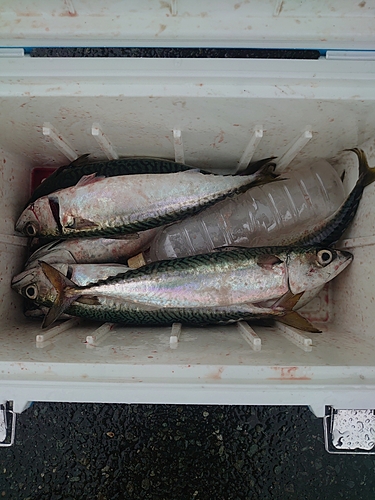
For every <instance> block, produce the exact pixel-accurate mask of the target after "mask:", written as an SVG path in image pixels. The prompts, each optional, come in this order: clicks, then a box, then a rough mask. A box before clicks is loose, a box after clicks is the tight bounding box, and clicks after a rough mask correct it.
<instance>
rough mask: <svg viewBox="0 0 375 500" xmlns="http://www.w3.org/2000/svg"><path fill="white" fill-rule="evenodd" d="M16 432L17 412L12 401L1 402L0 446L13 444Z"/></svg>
mask: <svg viewBox="0 0 375 500" xmlns="http://www.w3.org/2000/svg"><path fill="white" fill-rule="evenodd" d="M15 433H16V414H15V412H14V411H13V403H12V401H7V402H6V403H4V404H0V447H7V446H12V445H13V443H14V437H15Z"/></svg>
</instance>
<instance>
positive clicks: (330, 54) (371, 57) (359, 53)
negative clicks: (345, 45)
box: [326, 50, 375, 61]
mask: <svg viewBox="0 0 375 500" xmlns="http://www.w3.org/2000/svg"><path fill="white" fill-rule="evenodd" d="M326 59H333V60H346V61H375V51H374V50H327V51H326Z"/></svg>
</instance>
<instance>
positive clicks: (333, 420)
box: [324, 406, 375, 455]
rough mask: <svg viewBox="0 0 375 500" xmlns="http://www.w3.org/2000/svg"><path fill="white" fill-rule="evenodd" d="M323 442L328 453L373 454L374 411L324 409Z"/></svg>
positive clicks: (374, 437)
mask: <svg viewBox="0 0 375 500" xmlns="http://www.w3.org/2000/svg"><path fill="white" fill-rule="evenodd" d="M324 441H325V447H326V450H327V451H328V453H344V454H352V453H355V454H362V455H367V454H370V455H372V454H375V410H336V409H335V408H333V407H332V406H327V407H326V414H325V417H324Z"/></svg>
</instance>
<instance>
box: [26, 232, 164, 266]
mask: <svg viewBox="0 0 375 500" xmlns="http://www.w3.org/2000/svg"><path fill="white" fill-rule="evenodd" d="M157 232H158V229H157V228H154V229H148V230H147V231H141V232H140V233H138V234H136V235H134V238H133V237H132V238H127V237H126V236H124V238H92V239H88V240H87V239H84V238H73V239H69V240H57V241H53V242H50V243H47V244H46V245H44V246H42V247H40V248H39V249H38V250H36V251H35V252H34V253H33V254H32V255H31V256H30V257H29V259H28V260H27V262H26V264H25V269H30V268H32V267H35V266H37V265H38V261H39V260H43V261H44V262H48V263H49V264H55V263H64V262H65V263H70V264H95V263H108V262H126V261H127V260H128V259H129V258H130V257H133V256H134V255H136V254H137V253H138V252H140V251H142V250H145V249H146V248H147V247H148V246H149V245H150V243H151V241H152V239H153V238H154V237H155V235H156V234H157ZM129 236H133V235H129Z"/></svg>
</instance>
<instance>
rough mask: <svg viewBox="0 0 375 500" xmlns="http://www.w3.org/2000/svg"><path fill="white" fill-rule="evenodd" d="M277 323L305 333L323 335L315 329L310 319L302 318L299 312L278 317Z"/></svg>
mask: <svg viewBox="0 0 375 500" xmlns="http://www.w3.org/2000/svg"><path fill="white" fill-rule="evenodd" d="M277 321H280V323H284V325H287V326H292V327H293V328H297V329H298V330H302V331H303V332H311V333H322V331H321V330H318V328H315V326H314V325H312V324H311V323H310V321H309V320H308V319H306V318H304V317H303V316H301V315H300V314H299V313H298V312H297V311H290V312H288V313H286V314H285V315H284V316H281V317H278V318H277Z"/></svg>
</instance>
